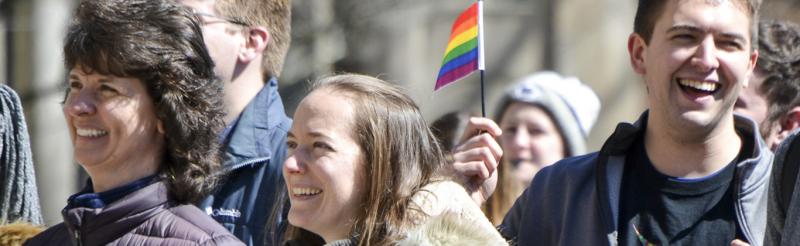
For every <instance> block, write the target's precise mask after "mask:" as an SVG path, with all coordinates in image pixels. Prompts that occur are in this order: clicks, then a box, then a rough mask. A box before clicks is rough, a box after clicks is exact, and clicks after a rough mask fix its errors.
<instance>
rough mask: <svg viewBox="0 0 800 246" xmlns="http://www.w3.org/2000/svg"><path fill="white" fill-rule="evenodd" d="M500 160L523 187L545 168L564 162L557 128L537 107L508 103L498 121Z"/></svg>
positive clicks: (563, 151)
mask: <svg viewBox="0 0 800 246" xmlns="http://www.w3.org/2000/svg"><path fill="white" fill-rule="evenodd" d="M500 127H501V129H503V135H502V136H501V137H500V144H501V145H502V146H503V152H504V153H505V155H504V156H503V158H504V159H506V160H508V161H509V162H510V163H511V167H512V169H511V170H510V171H511V172H510V173H512V174H513V175H514V177H515V179H516V180H518V181H519V182H521V183H523V184H524V186H523V187H527V184H529V183H530V182H531V180H532V179H533V177H534V176H535V175H536V173H537V172H539V170H540V169H542V168H543V167H545V166H548V165H550V164H553V163H554V162H556V161H558V160H560V159H562V158H564V156H565V149H564V141H563V140H562V138H561V133H559V130H558V127H557V126H556V124H555V123H554V122H553V120H552V119H551V118H550V116H549V115H548V114H547V112H545V111H544V110H542V108H541V107H539V106H534V105H532V104H528V103H523V102H513V103H511V104H510V105H509V106H508V108H507V109H506V111H505V112H504V113H503V116H502V118H501V119H500Z"/></svg>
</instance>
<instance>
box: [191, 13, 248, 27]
mask: <svg viewBox="0 0 800 246" xmlns="http://www.w3.org/2000/svg"><path fill="white" fill-rule="evenodd" d="M193 12H194V15H195V16H197V20H199V21H200V24H201V25H208V24H212V23H214V22H213V21H206V20H205V18H202V17H206V18H214V19H218V20H220V21H224V22H228V23H231V24H236V25H240V26H250V25H249V24H247V23H246V22H244V21H241V20H237V19H234V18H229V17H223V16H217V15H213V14H209V13H202V12H197V11H193Z"/></svg>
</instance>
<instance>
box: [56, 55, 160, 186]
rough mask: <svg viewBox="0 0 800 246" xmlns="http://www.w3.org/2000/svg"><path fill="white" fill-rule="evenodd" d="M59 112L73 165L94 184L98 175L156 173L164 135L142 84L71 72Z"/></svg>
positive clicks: (140, 82)
mask: <svg viewBox="0 0 800 246" xmlns="http://www.w3.org/2000/svg"><path fill="white" fill-rule="evenodd" d="M63 111H64V117H65V118H66V121H67V127H68V128H69V133H70V137H71V139H72V145H73V147H74V155H75V160H76V161H78V163H80V164H81V165H82V166H83V167H84V168H85V169H86V171H87V172H89V174H90V176H92V178H93V180H94V179H96V178H99V177H95V175H97V174H101V173H108V172H113V171H119V172H125V173H126V174H127V175H136V174H139V173H141V174H143V175H147V174H154V173H155V172H156V170H157V169H158V165H159V164H160V161H159V160H161V158H162V155H163V151H164V133H163V130H162V129H163V128H162V127H160V124H161V123H160V121H159V119H158V118H157V117H156V114H155V106H154V105H153V100H152V99H151V98H150V96H149V95H148V93H147V90H146V88H145V86H144V84H143V83H142V81H141V80H139V79H136V78H131V77H116V76H110V75H100V74H96V73H86V71H84V69H82V67H81V66H76V67H75V68H73V69H71V70H70V73H69V90H68V92H67V96H66V100H65V102H64V105H63ZM101 179H102V178H101Z"/></svg>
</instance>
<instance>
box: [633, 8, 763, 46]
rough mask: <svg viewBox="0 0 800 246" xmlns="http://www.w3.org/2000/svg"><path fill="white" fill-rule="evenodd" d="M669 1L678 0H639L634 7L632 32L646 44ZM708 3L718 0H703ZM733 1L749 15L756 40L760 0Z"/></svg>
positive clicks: (753, 36) (753, 38)
mask: <svg viewBox="0 0 800 246" xmlns="http://www.w3.org/2000/svg"><path fill="white" fill-rule="evenodd" d="M669 1H678V0H639V5H638V7H637V8H636V16H635V17H634V19H633V32H634V33H636V34H639V36H641V37H642V39H644V42H645V43H646V44H649V43H650V38H652V37H653V29H655V26H656V21H658V18H661V14H663V13H664V7H665V6H666V5H667V2H669ZM705 1H707V2H710V3H718V2H720V0H705ZM731 1H733V2H735V3H739V6H740V7H744V8H745V10H746V12H745V13H747V14H749V17H750V23H751V28H750V35H751V37H750V40H751V41H752V40H756V38H757V37H758V36H757V35H758V31H757V30H756V29H757V27H758V25H757V24H756V21H755V20H758V9H759V7H760V6H761V0H731ZM752 46H753V49H755V48H756V44H755V42H753V45H752Z"/></svg>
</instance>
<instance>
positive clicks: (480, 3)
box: [478, 0, 486, 118]
mask: <svg viewBox="0 0 800 246" xmlns="http://www.w3.org/2000/svg"><path fill="white" fill-rule="evenodd" d="M478 70H481V116H483V117H484V118H486V98H485V96H484V83H483V71H484V70H486V68H485V66H484V53H483V0H478Z"/></svg>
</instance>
